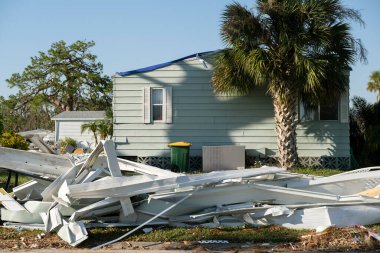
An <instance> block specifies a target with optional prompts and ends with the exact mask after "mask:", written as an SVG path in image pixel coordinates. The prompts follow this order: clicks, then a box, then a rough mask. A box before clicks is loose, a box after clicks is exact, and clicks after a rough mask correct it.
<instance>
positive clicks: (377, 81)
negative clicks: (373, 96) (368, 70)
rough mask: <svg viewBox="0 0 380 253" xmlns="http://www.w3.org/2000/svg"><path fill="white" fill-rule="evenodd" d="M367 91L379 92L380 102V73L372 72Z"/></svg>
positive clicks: (379, 99)
mask: <svg viewBox="0 0 380 253" xmlns="http://www.w3.org/2000/svg"><path fill="white" fill-rule="evenodd" d="M367 90H368V91H370V92H377V93H378V94H377V101H378V102H379V101H380V71H374V72H372V74H371V76H370V80H369V82H368V84H367Z"/></svg>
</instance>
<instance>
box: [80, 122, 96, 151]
mask: <svg viewBox="0 0 380 253" xmlns="http://www.w3.org/2000/svg"><path fill="white" fill-rule="evenodd" d="M80 129H81V133H84V132H85V131H86V130H87V131H88V132H91V133H92V134H93V135H94V138H95V145H98V123H97V122H96V121H94V122H89V123H84V124H82V125H81V126H80Z"/></svg>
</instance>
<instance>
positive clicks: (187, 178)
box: [61, 167, 284, 199]
mask: <svg viewBox="0 0 380 253" xmlns="http://www.w3.org/2000/svg"><path fill="white" fill-rule="evenodd" d="M281 171H284V169H280V168H274V167H271V168H269V167H266V168H258V169H246V170H226V171H213V172H210V173H206V174H195V175H180V176H177V177H172V178H163V179H161V178H160V177H157V176H148V175H144V176H131V177H115V178H107V179H104V180H98V181H95V182H90V183H84V184H74V185H68V186H67V192H61V194H62V195H66V196H68V197H69V198H73V199H77V198H106V197H131V196H135V195H139V194H144V193H151V192H157V191H164V190H172V189H176V188H182V187H188V186H198V185H205V184H215V183H218V182H221V181H223V180H226V179H234V178H242V177H252V176H258V175H263V174H268V173H276V172H281Z"/></svg>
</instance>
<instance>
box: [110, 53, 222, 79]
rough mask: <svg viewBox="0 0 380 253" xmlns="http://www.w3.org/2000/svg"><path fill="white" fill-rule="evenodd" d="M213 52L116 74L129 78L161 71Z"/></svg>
mask: <svg viewBox="0 0 380 253" xmlns="http://www.w3.org/2000/svg"><path fill="white" fill-rule="evenodd" d="M213 52H215V51H207V52H202V53H197V54H192V55H188V56H185V57H182V58H179V59H177V60H174V61H169V62H164V63H160V64H157V65H153V66H150V67H145V68H141V69H134V70H129V71H125V72H116V74H117V75H119V76H129V75H133V74H138V73H144V72H149V71H152V70H156V69H160V68H163V67H167V66H169V65H172V64H174V63H177V62H180V61H183V60H186V59H189V58H194V57H197V56H202V55H205V54H209V53H213Z"/></svg>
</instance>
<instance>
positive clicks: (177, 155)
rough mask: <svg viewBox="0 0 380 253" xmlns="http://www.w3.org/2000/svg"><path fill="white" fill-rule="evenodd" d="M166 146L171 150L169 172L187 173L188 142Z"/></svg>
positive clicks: (189, 144)
mask: <svg viewBox="0 0 380 253" xmlns="http://www.w3.org/2000/svg"><path fill="white" fill-rule="evenodd" d="M168 146H169V147H170V148H171V152H170V162H171V170H172V171H177V172H187V171H188V170H189V156H190V146H191V143H189V142H183V141H180V142H172V143H169V144H168Z"/></svg>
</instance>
